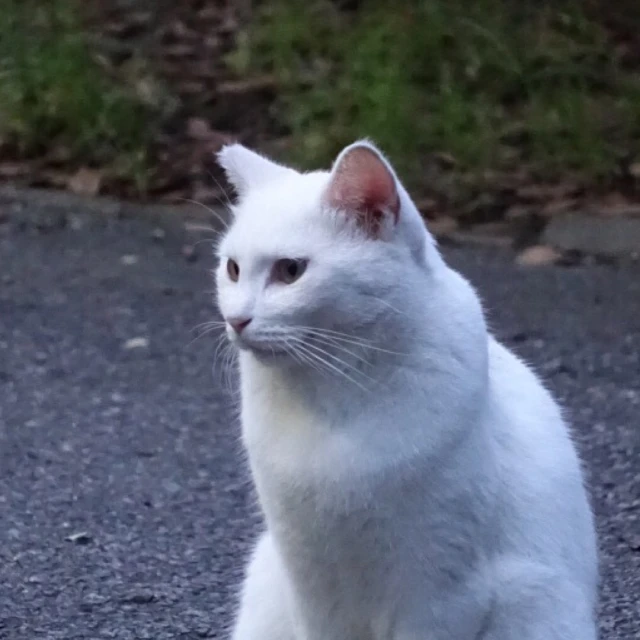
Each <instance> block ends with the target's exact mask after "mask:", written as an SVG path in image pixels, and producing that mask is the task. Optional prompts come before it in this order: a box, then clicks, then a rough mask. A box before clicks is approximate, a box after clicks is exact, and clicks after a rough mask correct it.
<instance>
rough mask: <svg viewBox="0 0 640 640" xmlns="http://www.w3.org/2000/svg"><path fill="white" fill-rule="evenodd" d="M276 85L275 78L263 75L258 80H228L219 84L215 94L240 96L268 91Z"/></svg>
mask: <svg viewBox="0 0 640 640" xmlns="http://www.w3.org/2000/svg"><path fill="white" fill-rule="evenodd" d="M276 85H277V81H276V77H275V76H273V75H264V76H260V77H258V78H247V79H245V80H229V81H227V82H221V83H220V84H219V85H218V87H217V92H218V93H219V94H221V95H224V94H233V95H236V94H240V93H250V92H252V91H261V90H263V89H270V88H272V87H275V86H276Z"/></svg>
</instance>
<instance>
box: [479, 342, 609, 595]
mask: <svg viewBox="0 0 640 640" xmlns="http://www.w3.org/2000/svg"><path fill="white" fill-rule="evenodd" d="M489 368H490V374H489V375H490V405H489V406H490V411H489V414H490V420H491V421H492V424H491V426H490V432H491V433H492V437H493V439H494V446H495V451H496V454H497V456H496V457H497V461H498V476H499V492H498V496H499V497H498V500H499V502H500V507H501V508H500V511H501V512H502V513H503V518H502V519H501V523H500V537H501V546H502V550H503V552H505V553H507V554H509V553H519V554H522V553H524V554H525V555H527V556H529V557H534V558H536V559H538V560H539V561H541V562H543V563H545V564H547V565H548V566H551V567H564V568H566V569H567V570H568V571H569V572H570V573H571V574H572V575H573V576H574V577H575V578H576V579H577V580H579V581H580V582H581V583H582V584H584V585H586V586H590V587H593V588H594V589H595V585H596V583H597V561H596V542H595V535H594V526H593V515H592V512H591V508H590V505H589V502H588V498H587V492H586V489H585V486H584V480H583V474H582V469H581V465H580V461H579V458H578V455H577V452H576V449H575V446H574V444H573V441H572V439H571V435H570V431H569V427H568V426H567V424H566V423H565V421H564V419H563V416H562V413H561V410H560V407H559V406H558V404H557V403H556V402H555V400H554V399H553V397H552V396H551V394H550V393H549V392H548V391H547V389H546V388H545V387H544V386H543V384H542V383H541V381H540V380H539V379H538V377H537V376H536V375H535V374H534V373H533V371H532V370H531V369H530V368H529V367H528V366H527V365H525V364H524V363H523V362H522V361H521V360H520V359H519V358H517V357H516V356H515V355H514V354H513V353H512V352H511V351H509V350H508V349H507V348H506V347H504V346H503V345H501V344H500V343H498V342H497V341H495V340H494V339H491V340H490V344H489Z"/></svg>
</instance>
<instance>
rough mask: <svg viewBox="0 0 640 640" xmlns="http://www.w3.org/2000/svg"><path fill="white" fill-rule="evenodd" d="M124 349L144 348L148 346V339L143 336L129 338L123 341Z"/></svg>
mask: <svg viewBox="0 0 640 640" xmlns="http://www.w3.org/2000/svg"><path fill="white" fill-rule="evenodd" d="M123 346H124V348H125V349H129V350H130V349H146V348H147V347H148V346H149V339H148V338H143V337H141V336H140V337H137V338H130V339H129V340H127V341H126V342H125V343H124V345H123Z"/></svg>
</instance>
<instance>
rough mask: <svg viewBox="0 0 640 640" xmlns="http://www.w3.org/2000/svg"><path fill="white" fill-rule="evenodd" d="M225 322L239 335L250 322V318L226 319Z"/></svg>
mask: <svg viewBox="0 0 640 640" xmlns="http://www.w3.org/2000/svg"><path fill="white" fill-rule="evenodd" d="M227 322H228V323H229V324H230V325H231V326H232V327H233V330H234V331H235V332H236V333H237V334H240V333H242V332H243V331H244V329H245V327H246V326H247V325H248V324H249V323H250V322H251V318H227Z"/></svg>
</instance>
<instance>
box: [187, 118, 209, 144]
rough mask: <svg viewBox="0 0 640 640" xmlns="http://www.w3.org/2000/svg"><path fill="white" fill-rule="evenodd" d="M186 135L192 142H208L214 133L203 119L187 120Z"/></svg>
mask: <svg viewBox="0 0 640 640" xmlns="http://www.w3.org/2000/svg"><path fill="white" fill-rule="evenodd" d="M187 135H188V136H189V137H190V138H193V139H194V140H209V139H210V138H211V136H212V135H214V133H213V131H212V129H211V127H210V126H209V123H208V122H207V121H206V120H205V119H204V118H189V120H188V121H187Z"/></svg>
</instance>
